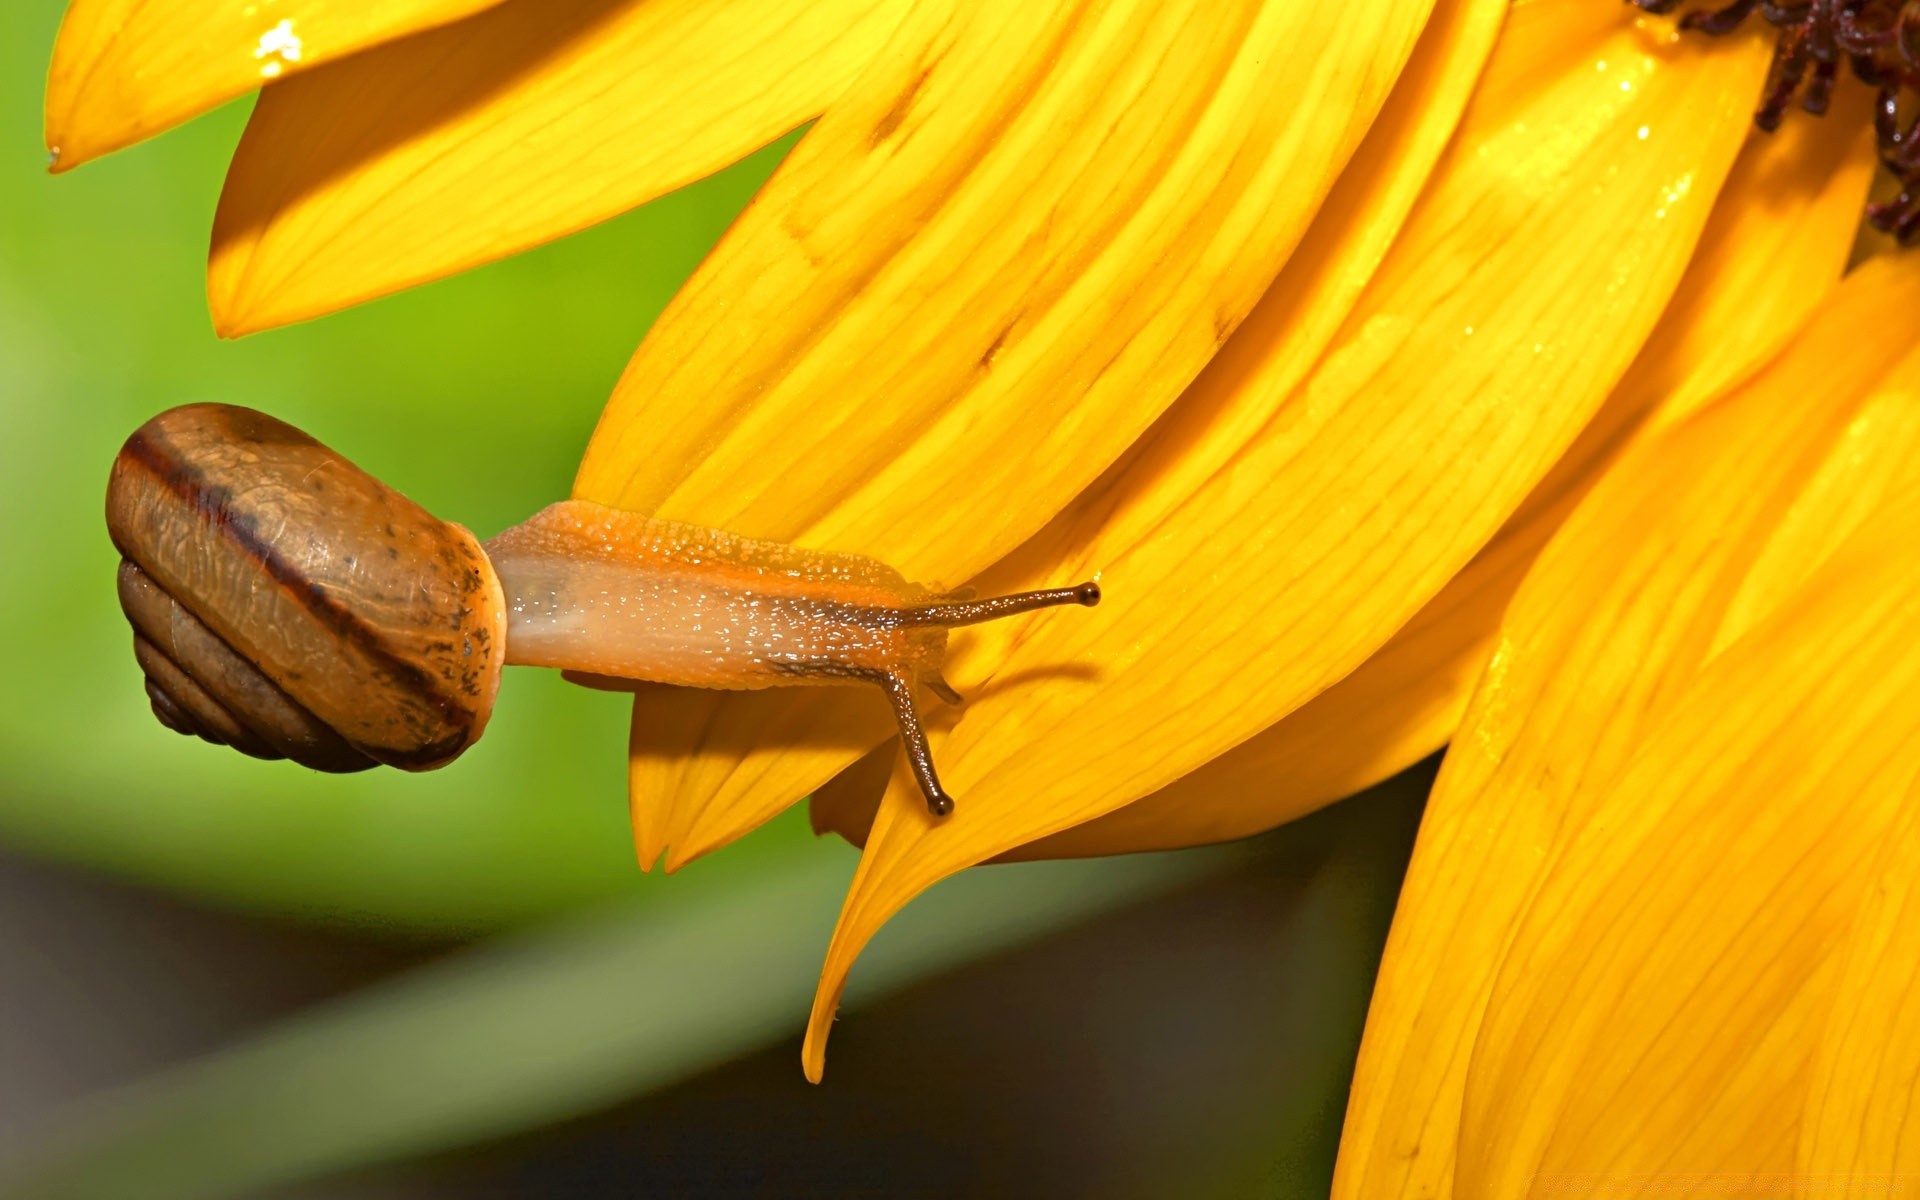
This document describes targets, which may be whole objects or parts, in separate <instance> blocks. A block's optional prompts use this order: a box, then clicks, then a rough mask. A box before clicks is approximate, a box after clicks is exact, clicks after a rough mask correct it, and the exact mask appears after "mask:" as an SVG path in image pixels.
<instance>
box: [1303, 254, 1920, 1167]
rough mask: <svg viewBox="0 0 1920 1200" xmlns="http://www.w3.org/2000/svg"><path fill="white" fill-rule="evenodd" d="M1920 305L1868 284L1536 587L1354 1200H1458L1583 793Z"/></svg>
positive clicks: (1493, 672)
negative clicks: (1484, 1052) (1556, 856)
mask: <svg viewBox="0 0 1920 1200" xmlns="http://www.w3.org/2000/svg"><path fill="white" fill-rule="evenodd" d="M1915 299H1920V277H1915V276H1913V274H1912V273H1911V272H1908V273H1906V274H1905V275H1902V274H1901V273H1900V272H1897V271H1889V270H1886V269H1883V268H1869V269H1867V270H1865V271H1863V272H1860V273H1857V274H1856V275H1855V277H1854V278H1852V279H1850V280H1849V281H1848V282H1847V283H1846V284H1844V285H1843V286H1842V287H1841V288H1840V289H1839V290H1838V291H1836V292H1835V293H1833V295H1832V296H1831V297H1830V298H1829V299H1828V301H1827V304H1826V307H1825V308H1824V309H1823V311H1822V312H1821V313H1820V315H1819V317H1818V318H1817V319H1816V321H1815V322H1814V324H1813V325H1811V326H1810V327H1809V329H1808V331H1807V332H1806V333H1805V334H1803V335H1802V337H1801V339H1800V340H1799V341H1798V342H1796V344H1795V345H1794V346H1793V347H1792V348H1791V349H1790V350H1789V351H1788V352H1787V354H1785V355H1784V356H1782V357H1781V358H1779V359H1776V360H1775V362H1774V363H1773V364H1772V365H1771V366H1770V367H1769V368H1768V369H1767V372H1766V373H1765V374H1764V375H1761V376H1759V377H1758V378H1756V379H1755V380H1754V381H1752V382H1751V383H1749V384H1748V385H1747V386H1746V387H1744V388H1742V389H1740V390H1739V391H1738V392H1736V393H1735V394H1734V395H1733V396H1732V397H1730V398H1729V399H1727V400H1724V401H1722V402H1720V404H1719V405H1716V406H1715V407H1713V408H1710V409H1708V410H1707V411H1705V412H1703V413H1701V414H1700V415H1699V416H1698V417H1696V418H1695V419H1693V420H1692V421H1689V422H1687V423H1685V424H1683V425H1681V426H1679V427H1677V428H1676V429H1675V430H1673V431H1672V432H1670V433H1669V434H1667V435H1665V436H1662V437H1659V438H1656V439H1653V440H1650V441H1646V442H1643V443H1642V444H1640V445H1638V446H1636V447H1634V448H1633V449H1632V450H1630V451H1629V452H1628V453H1627V454H1626V456H1625V457H1624V458H1623V459H1622V461H1621V462H1620V463H1619V464H1618V465H1617V466H1616V467H1615V468H1614V469H1613V470H1612V471H1611V472H1610V473H1609V474H1608V475H1607V477H1606V478H1605V479H1604V480H1603V481H1602V482H1601V483H1600V484H1599V486H1598V487H1596V488H1595V489H1594V490H1593V492H1592V493H1591V494H1590V495H1588V497H1587V498H1586V500H1585V501H1584V502H1583V503H1582V504H1581V506H1580V508H1579V510H1578V512H1577V513H1576V514H1575V516H1574V517H1573V518H1572V520H1570V521H1569V522H1568V524H1567V525H1566V526H1565V528H1563V529H1562V530H1561V532H1560V533H1559V535H1557V536H1556V538H1555V540H1554V541H1553V543H1552V544H1551V545H1550V546H1549V547H1548V549H1547V550H1546V552H1545V553H1544V554H1543V555H1542V556H1541V557H1540V559H1539V561H1538V563H1537V564H1536V565H1535V567H1534V569H1533V570H1532V572H1531V573H1530V574H1529V576H1528V578H1527V582H1526V583H1525V585H1524V586H1523V587H1522V589H1521V590H1520V592H1519V594H1518V595H1517V596H1516V597H1515V599H1514V601H1513V604H1512V605H1511V606H1510V608H1509V609H1508V611H1507V615H1506V618H1505V620H1504V621H1503V623H1502V627H1501V633H1500V641H1499V649H1498V651H1497V652H1496V653H1495V655H1494V656H1493V659H1492V662H1491V665H1490V666H1489V667H1488V673H1487V676H1486V678H1485V679H1484V680H1483V681H1482V682H1481V684H1480V687H1479V689H1478V690H1477V692H1476V693H1475V697H1474V700H1473V703H1472V706H1471V707H1470V709H1469V712H1468V714H1467V717H1466V719H1465V721H1464V722H1463V724H1462V726H1461V729H1460V733H1459V735H1458V736H1457V737H1456V738H1455V739H1454V748H1453V750H1452V751H1451V752H1450V753H1449V755H1448V759H1447V763H1446V765H1445V767H1444V769H1443V770H1442V772H1441V776H1440V779H1439V781H1438V783H1437V784H1436V786H1435V790H1434V794H1433V797H1432V799H1431V800H1430V801H1429V804H1428V810H1427V814H1426V817H1425V818H1424V820H1423V823H1422V829H1421V837H1420V841H1419V843H1418V845H1417V847H1416V850H1415V853H1414V859H1413V863H1412V865H1411V867H1410V868H1409V872H1408V877H1407V881H1406V884H1405V885H1404V887H1403V889H1402V892H1401V901H1400V909H1399V913H1398V916H1397V917H1396V921H1395V929H1394V932H1393V935H1392V937H1391V938H1390V939H1389V943H1388V949H1387V954H1386V958H1385V960H1384V962H1383V964H1382V969H1381V974H1380V978H1379V981H1378V983H1377V984H1376V986H1375V991H1374V999H1373V1004H1372V1011H1371V1014H1370V1020H1369V1025H1368V1035H1367V1039H1366V1040H1365V1041H1364V1042H1363V1045H1362V1050H1361V1057H1360V1062H1359V1065H1358V1068H1357V1074H1356V1079H1355V1090H1354V1095H1353V1100H1352V1102H1351V1104H1350V1107H1349V1111H1348V1118H1347V1121H1348V1133H1347V1136H1346V1138H1345V1139H1344V1143H1343V1144H1344V1146H1345V1147H1346V1149H1345V1150H1344V1153H1343V1157H1342V1161H1341V1164H1340V1168H1339V1173H1338V1175H1337V1177H1336V1195H1340V1196H1354V1197H1359V1196H1366V1197H1373V1196H1402V1195H1405V1196H1416V1195H1417V1196H1428V1195H1445V1194H1448V1185H1449V1181H1450V1180H1451V1179H1452V1177H1453V1158H1452V1146H1453V1141H1454V1135H1455V1133H1456V1131H1457V1130H1458V1128H1459V1121H1460V1111H1461V1110H1460V1106H1461V1095H1462V1088H1463V1086H1464V1080H1465V1072H1466V1062H1465V1058H1464V1051H1465V1048H1466V1047H1467V1046H1468V1045H1470V1044H1471V1042H1472V1038H1473V1031H1474V1029H1475V1028H1476V1026H1477V1025H1478V1022H1479V1020H1480V1016H1481V1012H1482V1010H1483V1008H1484V1007H1485V1003H1486V996H1487V994H1488V990H1489V989H1490V987H1491V984H1492V978H1493V972H1494V970H1495V968H1496V965H1497V964H1498V962H1499V955H1500V951H1501V948H1502V947H1503V946H1504V945H1505V944H1506V942H1507V938H1508V936H1509V934H1510V931H1511V928H1512V925H1513V922H1514V920H1515V919H1516V917H1517V915H1518V913H1519V912H1521V911H1522V908H1523V906H1524V904H1525V903H1526V899H1527V897H1528V896H1529V895H1530V894H1531V893H1532V891H1533V889H1534V887H1535V886H1536V883H1537V881H1538V880H1539V879H1540V878H1541V875H1542V871H1543V869H1544V866H1543V862H1542V855H1543V854H1544V853H1546V852H1547V850H1548V849H1549V848H1550V847H1552V846H1553V845H1555V844H1556V838H1557V837H1559V836H1561V835H1562V833H1563V831H1566V830H1572V829H1577V828H1580V827H1582V826H1583V823H1584V820H1585V816H1584V814H1585V812H1586V808H1585V807H1582V806H1581V803H1580V797H1581V796H1582V795H1583V794H1592V793H1591V792H1588V793H1583V792H1582V791H1581V790H1580V789H1582V788H1583V787H1584V788H1587V789H1597V788H1600V787H1602V786H1603V785H1604V784H1605V783H1606V782H1607V781H1608V780H1609V779H1610V778H1611V777H1612V774H1613V773H1614V772H1615V771H1616V770H1617V768H1618V766H1619V765H1620V764H1621V763H1622V762H1623V761H1624V760H1625V757H1626V755H1627V754H1628V752H1629V751H1630V749H1631V748H1632V747H1633V746H1634V745H1635V744H1636V740H1637V734H1638V733H1639V731H1641V730H1643V729H1645V728H1647V725H1646V724H1645V722H1646V721H1648V720H1649V719H1650V718H1649V717H1648V716H1647V714H1648V712H1649V711H1650V708H1651V704H1652V700H1651V697H1652V696H1653V695H1654V694H1656V693H1657V692H1659V691H1660V690H1661V689H1662V688H1665V687H1668V686H1669V685H1671V684H1672V683H1673V681H1675V680H1677V679H1684V678H1690V677H1691V675H1692V673H1693V671H1694V670H1695V669H1696V668H1697V666H1698V664H1699V663H1700V662H1701V661H1702V660H1703V658H1704V656H1705V655H1706V653H1707V652H1708V650H1709V648H1710V647H1711V645H1712V642H1713V636H1714V634H1715V632H1716V631H1717V629H1718V627H1719V625H1720V624H1721V622H1722V620H1723V618H1724V616H1725V613H1726V611H1727V607H1728V604H1729V601H1730V599H1731V596H1732V595H1733V593H1734V592H1735V591H1736V589H1737V587H1738V585H1739V583H1740V580H1741V577H1742V574H1743V572H1744V571H1745V570H1746V569H1747V568H1748V567H1749V566H1750V565H1751V564H1752V563H1753V561H1754V560H1755V558H1756V557H1757V556H1758V555H1759V554H1760V551H1761V547H1762V545H1764V542H1765V539H1766V536H1767V535H1768V533H1769V532H1770V531H1771V530H1773V529H1774V528H1775V527H1776V526H1777V525H1778V522H1779V520H1780V518H1781V515H1782V514H1783V512H1785V511H1786V509H1787V508H1788V507H1789V506H1790V504H1791V503H1792V501H1793V497H1794V495H1795V494H1796V492H1797V490H1798V489H1801V488H1802V487H1803V485H1804V484H1805V482H1806V479H1807V477H1808V472H1809V470H1810V469H1811V468H1812V467H1813V466H1814V465H1815V464H1817V463H1818V462H1819V461H1820V455H1821V453H1822V452H1823V451H1824V450H1825V449H1827V448H1828V447H1830V446H1832V445H1833V444H1834V439H1835V438H1837V437H1838V436H1839V433H1840V431H1841V430H1843V429H1845V427H1846V425H1847V423H1848V421H1849V419H1850V417H1851V415H1852V412H1853V409H1854V407H1855V406H1857V404H1858V402H1859V398H1860V396H1861V395H1862V394H1863V393H1864V392H1865V391H1866V389H1868V388H1869V387H1871V386H1872V385H1873V383H1874V382H1875V381H1876V380H1877V379H1878V378H1880V376H1881V375H1882V374H1883V373H1884V372H1885V371H1886V370H1887V369H1888V367H1889V366H1890V365H1891V364H1892V363H1893V361H1894V358H1895V356H1896V349H1895V348H1892V347H1887V346H1879V347H1876V348H1872V349H1865V348H1863V349H1862V350H1861V352H1858V353H1855V352H1854V351H1853V350H1852V349H1849V350H1847V351H1842V350H1841V349H1840V348H1841V347H1849V348H1851V347H1854V346H1855V345H1856V344H1857V343H1860V342H1861V341H1862V339H1861V338H1860V337H1859V330H1860V328H1861V327H1862V323H1863V322H1869V321H1871V320H1872V319H1873V314H1875V313H1878V312H1881V311H1883V310H1882V308H1881V306H1882V305H1889V304H1891V305H1898V304H1900V303H1903V302H1906V303H1910V302H1911V301H1913V300H1915ZM1836 355H1838V356H1839V357H1841V358H1843V359H1845V360H1846V361H1845V362H1844V363H1843V364H1841V365H1840V366H1839V367H1837V368H1836V367H1835V366H1834V365H1833V364H1832V363H1831V362H1830V361H1829V360H1831V359H1833V358H1834V357H1835V356H1836ZM1802 578H1804V576H1802ZM1596 592H1598V593H1599V594H1598V595H1596ZM1756 615H1758V614H1757V613H1756ZM1689 630H1691V631H1692V632H1688V631H1689ZM1592 803H1593V801H1592V800H1588V801H1586V804H1587V805H1588V806H1590V805H1591V804H1592ZM1463 1194H1477V1193H1472V1192H1467V1193H1463Z"/></svg>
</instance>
